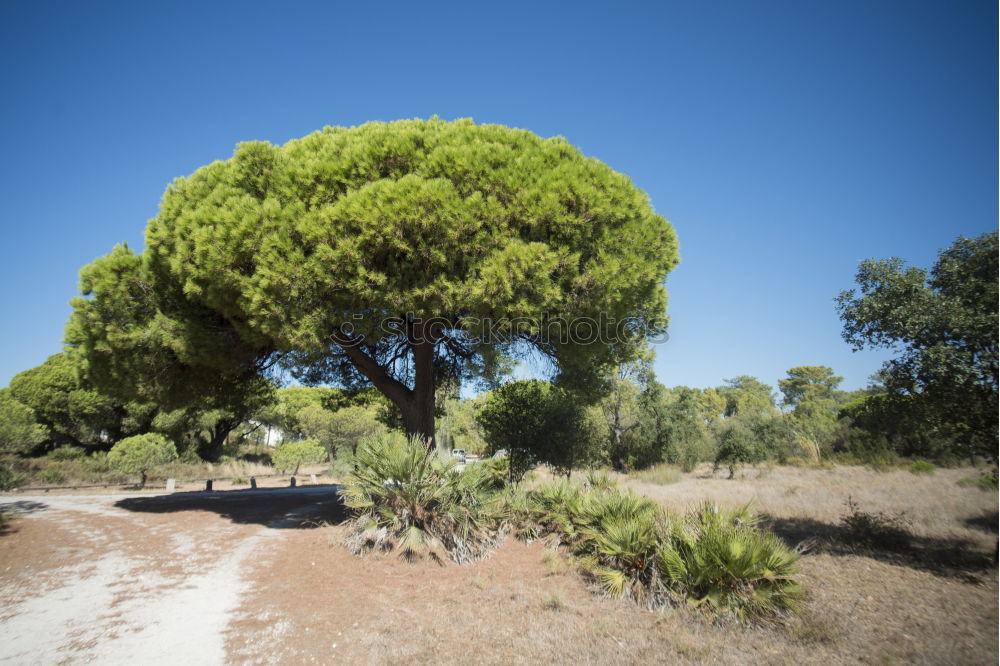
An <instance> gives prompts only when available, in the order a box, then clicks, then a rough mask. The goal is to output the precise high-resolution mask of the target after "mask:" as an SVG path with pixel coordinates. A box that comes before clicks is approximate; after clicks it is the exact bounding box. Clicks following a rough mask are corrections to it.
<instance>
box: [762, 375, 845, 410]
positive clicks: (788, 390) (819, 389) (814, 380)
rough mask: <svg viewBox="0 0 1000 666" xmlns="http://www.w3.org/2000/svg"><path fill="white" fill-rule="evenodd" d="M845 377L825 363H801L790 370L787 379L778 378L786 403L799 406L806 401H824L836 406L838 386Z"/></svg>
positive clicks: (823, 402) (790, 405)
mask: <svg viewBox="0 0 1000 666" xmlns="http://www.w3.org/2000/svg"><path fill="white" fill-rule="evenodd" d="M842 381H844V378H843V377H837V376H835V375H834V374H833V369H832V368H828V367H826V366H825V365H801V366H798V367H795V368H792V369H790V370H789V371H788V378H787V379H779V380H778V388H779V389H781V392H782V393H783V394H784V395H785V400H784V403H785V404H786V405H788V406H789V407H798V406H799V405H802V404H804V403H809V402H813V403H822V404H826V405H830V406H831V407H832V406H835V405H836V402H837V398H838V392H837V387H838V386H840V383H841V382H842Z"/></svg>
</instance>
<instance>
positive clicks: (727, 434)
mask: <svg viewBox="0 0 1000 666" xmlns="http://www.w3.org/2000/svg"><path fill="white" fill-rule="evenodd" d="M717 437H718V443H719V446H718V450H717V453H716V456H715V465H716V467H719V466H723V465H725V466H726V467H728V468H729V478H730V479H731V478H733V477H734V476H735V475H736V470H737V469H738V468H739V467H740V466H741V465H744V464H746V465H756V464H757V463H760V462H763V461H764V460H765V458H766V451H765V449H764V447H763V446H761V442H760V440H759V439H758V438H757V437H756V435H755V434H754V432H753V430H752V429H751V428H750V427H748V424H747V423H746V422H745V420H744V419H742V418H734V419H730V420H728V421H726V422H725V423H721V424H720V425H719V427H718V432H717Z"/></svg>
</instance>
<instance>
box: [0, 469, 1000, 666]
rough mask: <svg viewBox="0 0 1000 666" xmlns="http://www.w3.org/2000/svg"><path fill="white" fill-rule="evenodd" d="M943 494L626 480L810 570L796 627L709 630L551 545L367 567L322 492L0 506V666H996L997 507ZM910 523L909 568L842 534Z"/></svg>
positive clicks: (954, 490)
mask: <svg viewBox="0 0 1000 666" xmlns="http://www.w3.org/2000/svg"><path fill="white" fill-rule="evenodd" d="M972 474H974V471H973V470H938V471H937V472H936V473H935V474H934V475H930V476H915V475H912V474H910V473H908V472H901V471H897V472H889V473H877V472H872V471H869V470H864V469H860V468H837V469H834V470H832V471H824V470H802V469H795V468H775V469H773V470H765V471H764V473H763V474H762V473H761V472H760V471H759V470H758V471H754V470H751V471H749V472H747V473H746V474H745V475H744V478H742V479H736V480H733V481H727V480H724V479H721V478H712V477H711V475H710V474H709V473H708V472H707V470H699V471H698V472H697V473H695V474H692V475H688V476H687V477H686V478H684V479H683V480H682V481H680V482H679V483H676V484H671V485H665V486H655V485H650V484H641V483H638V482H635V481H630V480H625V479H622V481H623V482H624V483H627V484H629V485H632V486H633V487H635V488H636V489H637V490H639V491H641V492H645V493H647V494H649V495H650V496H651V497H653V498H654V499H656V500H657V501H660V502H663V503H664V504H666V505H667V506H669V507H670V508H672V509H674V510H682V509H683V508H684V507H687V506H691V505H692V504H694V503H696V502H697V501H699V500H700V499H702V498H707V497H713V498H716V499H718V500H719V501H721V502H724V503H729V504H742V503H745V502H747V501H750V500H753V501H754V502H755V504H756V505H757V506H758V508H759V509H760V510H762V511H765V512H766V513H767V514H768V515H769V516H770V517H771V521H772V525H773V526H774V528H775V529H776V530H777V531H778V533H779V534H780V535H781V536H782V537H783V538H785V539H786V540H788V541H789V542H790V543H793V545H794V544H796V543H799V542H801V541H802V540H807V541H808V543H809V544H810V547H811V551H810V552H809V553H808V554H806V555H805V556H804V557H803V558H802V561H801V574H800V578H801V581H802V583H803V585H804V586H805V588H806V589H807V590H808V596H807V599H806V601H805V603H804V609H803V613H802V614H801V615H800V617H799V618H796V619H794V620H792V621H790V622H788V623H786V624H783V625H778V626H772V627H763V628H761V627H758V628H743V627H736V626H717V625H713V624H710V623H708V622H706V621H705V620H704V618H703V617H702V616H701V615H699V614H698V613H697V612H695V611H690V610H688V609H685V608H679V609H673V610H669V611H666V612H661V613H656V612H650V611H645V610H642V609H639V608H636V607H635V606H633V605H631V604H629V603H628V602H622V601H614V600H610V599H604V598H602V597H600V596H599V595H596V594H594V593H593V591H591V590H590V589H588V587H587V585H586V583H585V581H584V580H582V579H581V578H580V577H579V576H578V575H577V574H576V573H575V572H574V571H573V569H572V567H571V566H570V565H569V563H568V562H567V561H566V560H565V559H564V558H562V556H561V555H559V554H558V553H554V552H552V551H549V550H548V549H547V548H546V547H545V546H544V545H543V544H541V543H537V542H536V543H533V544H530V545H525V544H521V543H518V542H516V541H513V540H508V541H507V543H505V544H504V545H503V546H502V547H501V548H500V549H498V550H497V552H495V553H494V554H493V555H492V556H491V557H490V558H488V559H485V560H482V561H480V562H477V563H474V564H471V565H467V566H458V565H454V564H447V565H444V566H441V565H438V564H435V563H433V562H430V561H423V562H419V563H416V564H411V563H407V562H404V561H402V560H401V559H399V558H397V557H394V556H381V557H368V558H356V557H354V556H352V555H350V554H349V553H348V552H347V550H346V549H345V548H343V547H342V546H341V545H340V539H341V538H342V536H343V528H342V527H338V526H335V525H330V523H336V522H337V521H338V520H339V519H340V518H341V517H342V516H343V514H342V512H341V510H340V509H339V507H338V506H337V504H336V501H335V497H334V495H333V494H332V492H331V491H332V490H333V488H331V487H329V486H327V487H323V486H319V487H313V488H311V487H308V486H307V487H304V488H299V489H296V490H295V491H287V490H277V489H276V490H260V491H257V492H250V491H237V492H232V493H226V492H221V493H177V494H175V495H171V496H152V495H149V494H141V495H135V494H133V495H129V496H124V495H87V496H64V495H53V496H44V497H25V496H17V495H4V496H0V508H4V507H7V508H10V507H13V508H14V509H15V511H17V512H18V515H16V517H15V518H14V519H13V520H12V521H11V522H10V523H9V525H8V527H7V528H6V531H4V532H3V533H0V663H12V664H15V663H16V664H21V663H46V664H47V663H66V664H75V663H83V662H89V661H96V662H98V663H125V662H135V661H142V662H144V663H154V664H155V663H167V662H171V663H178V662H180V663H192V664H202V663H203V664H218V663H247V664H264V663H268V664H270V663H282V664H325V663H337V662H349V663H350V662H353V663H389V662H397V661H400V660H413V661H417V662H435V663H538V662H548V663H588V664H589V663H595V664H596V663H646V662H651V661H655V662H668V663H669V662H680V663H725V664H746V663H775V664H778V663H782V664H784V663H812V664H827V663H835V664H837V663H845V664H846V663H858V662H860V663H920V664H980V663H986V664H995V663H997V652H998V650H997V636H998V634H997V594H998V586H997V570H996V561H995V559H994V558H995V552H996V550H995V549H996V542H997V534H996V531H997V529H996V523H997V513H996V512H997V496H996V493H991V492H983V491H980V490H977V489H975V488H961V487H958V486H957V485H956V484H955V481H956V480H957V479H958V478H961V477H962V476H970V475H972ZM848 495H851V496H852V497H854V499H855V501H857V502H858V504H859V506H860V507H861V509H862V510H866V511H881V512H886V513H887V514H892V515H895V514H898V513H899V512H901V511H903V512H905V516H906V521H907V525H908V527H909V530H910V531H911V533H912V534H913V535H914V539H913V542H912V546H911V547H910V548H908V549H906V550H902V551H900V550H893V551H891V552H889V551H881V550H878V549H873V548H870V547H869V548H861V547H856V546H851V545H849V544H848V543H847V542H846V541H845V540H844V533H843V530H844V527H843V525H842V524H841V523H840V517H841V516H842V515H843V514H844V513H845V511H846V509H845V507H844V502H845V500H846V498H847V496H848Z"/></svg>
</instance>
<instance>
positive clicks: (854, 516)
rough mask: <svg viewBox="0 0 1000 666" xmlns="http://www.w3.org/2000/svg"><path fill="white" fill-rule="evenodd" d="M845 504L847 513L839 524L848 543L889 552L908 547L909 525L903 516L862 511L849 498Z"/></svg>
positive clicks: (901, 514)
mask: <svg viewBox="0 0 1000 666" xmlns="http://www.w3.org/2000/svg"><path fill="white" fill-rule="evenodd" d="M846 504H847V511H848V513H847V514H846V515H845V516H843V518H841V523H842V524H843V526H844V527H845V528H846V540H847V541H848V543H850V544H853V545H856V546H862V547H867V548H877V549H880V550H890V551H901V550H905V549H906V548H908V547H909V545H910V540H911V534H910V531H909V526H910V524H909V521H908V520H907V518H906V515H905V514H903V513H895V514H889V513H885V512H882V511H877V512H874V513H872V512H868V511H862V510H861V507H860V506H859V505H858V504H857V502H855V501H854V500H853V498H851V497H848V498H847V502H846Z"/></svg>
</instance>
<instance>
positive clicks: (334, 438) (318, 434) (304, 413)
mask: <svg viewBox="0 0 1000 666" xmlns="http://www.w3.org/2000/svg"><path fill="white" fill-rule="evenodd" d="M297 420H298V422H299V424H300V427H301V429H302V432H304V433H305V435H306V436H307V437H309V438H310V439H314V440H316V441H317V442H319V444H320V446H322V447H323V448H325V449H326V450H327V451H328V452H329V454H330V456H331V459H332V457H333V456H334V454H335V453H336V451H337V449H339V448H349V449H350V450H351V453H352V454H353V453H355V452H356V451H357V447H358V443H359V442H360V441H361V440H362V439H364V438H366V437H372V436H374V435H377V434H379V433H381V432H385V430H386V428H385V426H384V425H382V424H381V423H380V422H379V420H378V418H377V413H376V411H375V408H374V407H361V406H357V405H355V406H352V407H344V408H342V409H338V410H337V411H335V412H331V411H330V410H328V409H323V408H322V407H320V406H319V405H309V406H308V407H303V408H302V409H301V410H300V411H299V414H298V418H297Z"/></svg>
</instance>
